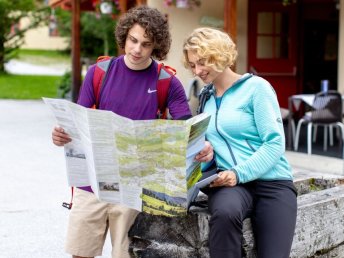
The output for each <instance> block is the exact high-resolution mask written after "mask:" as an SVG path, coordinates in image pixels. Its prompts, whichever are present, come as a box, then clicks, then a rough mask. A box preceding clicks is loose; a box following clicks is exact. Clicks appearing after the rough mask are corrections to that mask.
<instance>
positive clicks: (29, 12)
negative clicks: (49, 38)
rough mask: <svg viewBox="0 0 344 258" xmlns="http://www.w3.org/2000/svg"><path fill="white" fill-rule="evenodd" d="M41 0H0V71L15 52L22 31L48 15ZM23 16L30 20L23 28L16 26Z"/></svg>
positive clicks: (20, 41)
mask: <svg viewBox="0 0 344 258" xmlns="http://www.w3.org/2000/svg"><path fill="white" fill-rule="evenodd" d="M40 2H41V1H35V0H11V1H9V0H0V73H3V72H4V63H5V62H6V61H8V60H10V59H11V58H13V57H14V56H15V55H16V54H17V50H18V48H19V47H20V46H21V44H22V43H23V38H24V33H25V32H26V31H28V30H29V29H31V28H34V27H37V26H38V25H39V24H40V23H41V22H42V21H43V20H46V18H47V17H48V14H49V12H48V10H49V8H47V7H41V6H42V5H41V4H40ZM23 17H28V18H29V20H30V22H29V25H28V26H27V27H25V28H21V27H19V26H16V25H17V24H19V21H20V19H21V18H23Z"/></svg>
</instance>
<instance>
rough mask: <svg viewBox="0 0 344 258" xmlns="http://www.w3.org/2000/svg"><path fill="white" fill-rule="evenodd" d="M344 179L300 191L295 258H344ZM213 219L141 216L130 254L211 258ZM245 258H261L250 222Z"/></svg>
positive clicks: (198, 214)
mask: <svg viewBox="0 0 344 258" xmlns="http://www.w3.org/2000/svg"><path fill="white" fill-rule="evenodd" d="M342 183H343V182H342V181H341V180H340V179H330V180H325V179H313V178H312V179H307V180H303V181H300V182H295V185H296V187H297V188H298V192H299V196H298V216H297V222H296V230H295V235H294V240H293V245H292V251H291V255H290V257H293V258H303V257H319V258H320V257H323V258H325V257H337V258H344V185H342ZM209 218H210V214H209V213H208V212H207V210H206V209H201V208H195V209H193V210H192V211H191V212H190V213H189V214H188V215H187V216H185V217H176V218H169V217H162V216H153V215H149V214H146V213H140V214H139V215H138V217H137V219H136V221H135V223H134V225H133V227H132V228H131V230H130V232H129V236H131V237H132V242H131V244H130V252H131V255H132V256H133V257H141V258H171V257H173V258H208V257H209V251H208V233H209V225H208V222H209ZM243 249H244V257H246V258H253V257H256V255H255V249H254V237H253V235H252V231H251V224H250V219H246V220H245V221H244V241H243Z"/></svg>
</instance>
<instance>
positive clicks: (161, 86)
mask: <svg viewBox="0 0 344 258" xmlns="http://www.w3.org/2000/svg"><path fill="white" fill-rule="evenodd" d="M175 74H176V70H175V69H174V68H172V67H170V66H167V65H164V64H163V63H159V64H158V75H159V77H158V81H157V86H156V89H157V96H158V111H157V118H159V119H167V114H168V110H167V97H168V91H169V89H170V84H171V80H172V78H173V76H174V75H175Z"/></svg>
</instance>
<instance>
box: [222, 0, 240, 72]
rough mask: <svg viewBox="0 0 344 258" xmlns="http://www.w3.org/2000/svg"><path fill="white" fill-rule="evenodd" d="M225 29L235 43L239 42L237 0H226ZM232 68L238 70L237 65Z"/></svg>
mask: <svg viewBox="0 0 344 258" xmlns="http://www.w3.org/2000/svg"><path fill="white" fill-rule="evenodd" d="M223 18H224V28H223V29H224V31H225V32H227V33H228V35H229V36H230V37H231V38H232V40H233V41H234V43H235V44H236V43H237V1H236V0H225V8H224V14H223ZM231 69H232V70H233V71H236V65H235V64H234V65H233V66H232V67H231Z"/></svg>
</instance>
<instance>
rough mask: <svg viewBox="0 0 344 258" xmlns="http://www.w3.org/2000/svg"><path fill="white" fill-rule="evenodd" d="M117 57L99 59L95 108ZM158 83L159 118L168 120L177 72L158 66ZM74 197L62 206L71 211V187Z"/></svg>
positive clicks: (161, 65) (94, 79)
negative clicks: (172, 89)
mask: <svg viewBox="0 0 344 258" xmlns="http://www.w3.org/2000/svg"><path fill="white" fill-rule="evenodd" d="M114 59H115V57H110V56H100V57H98V59H97V64H96V68H95V70H94V74H93V92H94V96H95V100H96V101H95V104H94V106H93V108H95V109H97V108H98V107H99V98H100V91H101V88H102V86H103V82H104V79H105V78H106V75H107V71H108V68H109V66H110V64H111V62H112V61H113V60H114ZM158 74H159V77H158V81H157V86H156V89H157V95H158V100H157V101H158V110H157V118H160V119H166V118H167V114H168V110H167V96H168V90H169V88H170V82H171V80H172V78H173V76H174V75H175V74H176V70H175V69H174V68H172V67H170V66H165V65H164V64H163V63H159V64H158ZM71 191H72V197H71V201H70V203H66V202H64V203H62V206H63V207H65V208H67V209H71V208H72V205H73V195H74V187H71Z"/></svg>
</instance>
